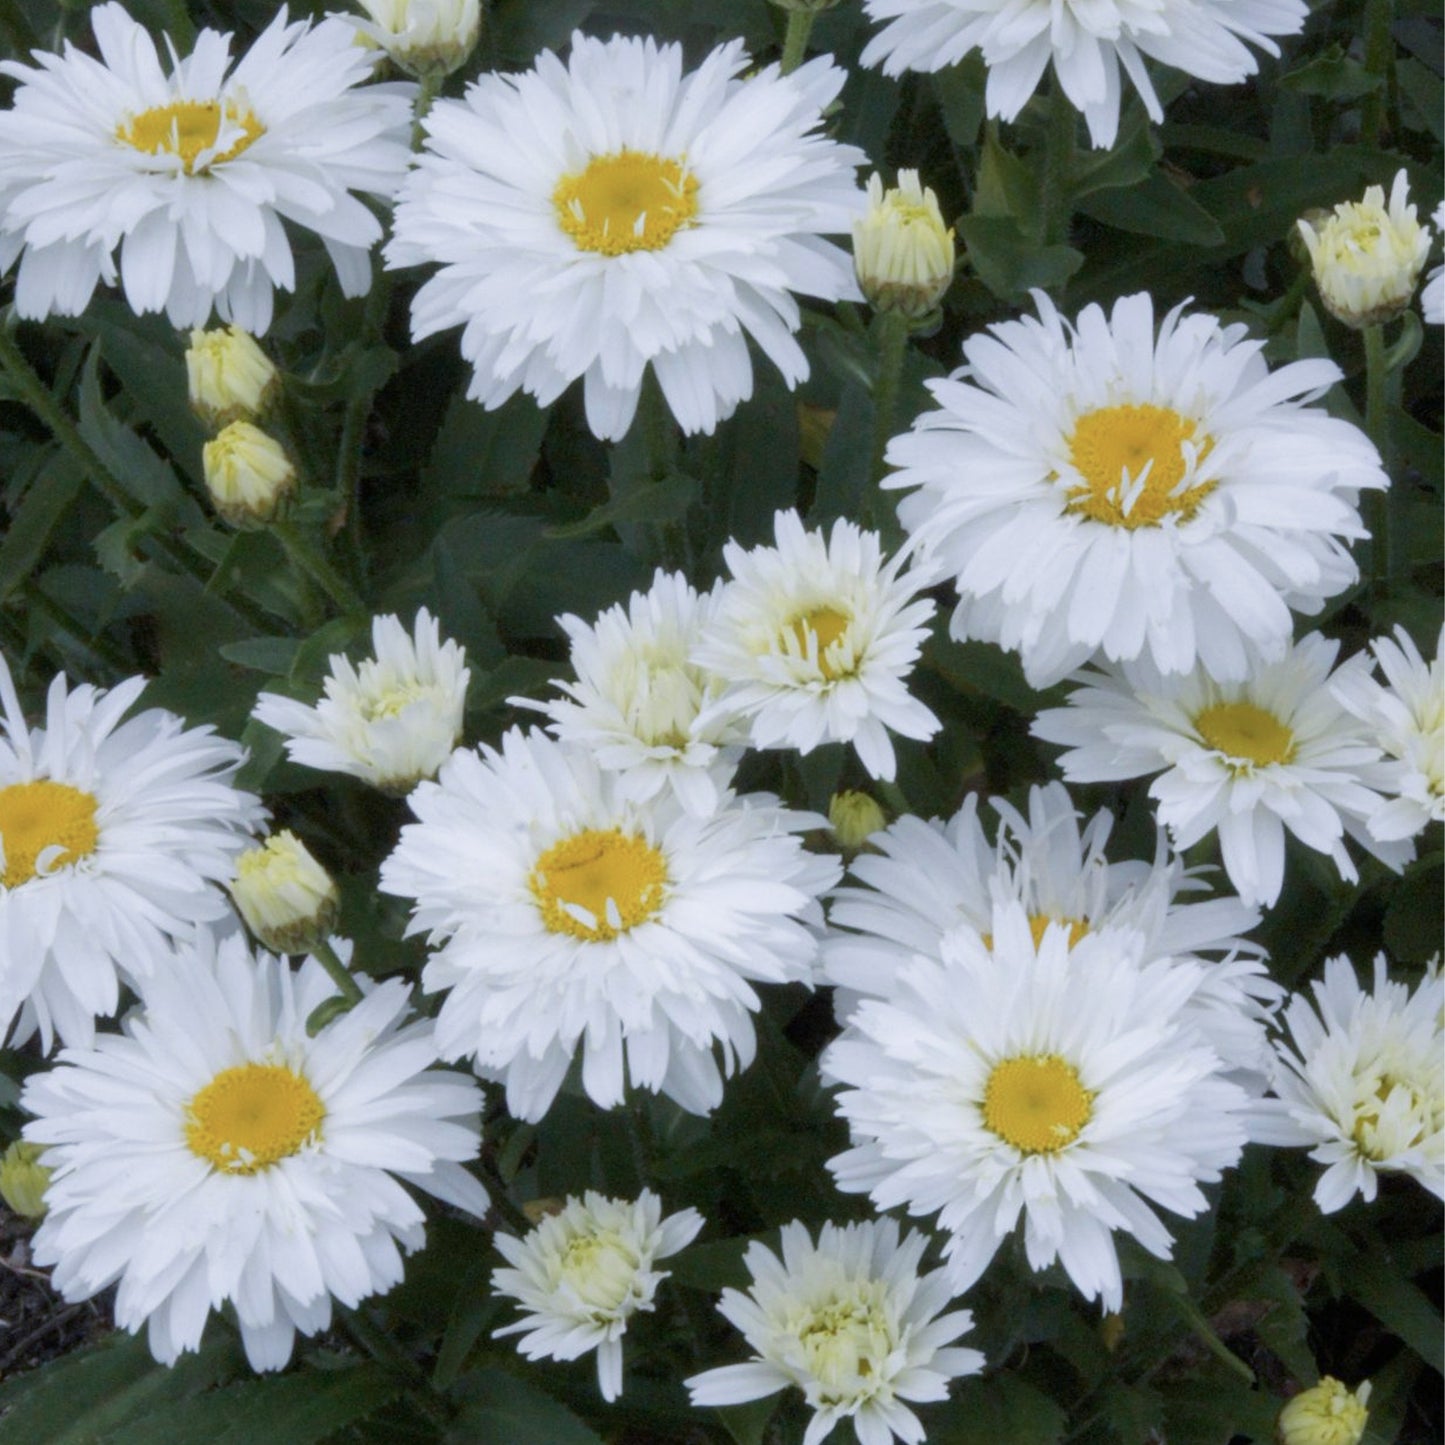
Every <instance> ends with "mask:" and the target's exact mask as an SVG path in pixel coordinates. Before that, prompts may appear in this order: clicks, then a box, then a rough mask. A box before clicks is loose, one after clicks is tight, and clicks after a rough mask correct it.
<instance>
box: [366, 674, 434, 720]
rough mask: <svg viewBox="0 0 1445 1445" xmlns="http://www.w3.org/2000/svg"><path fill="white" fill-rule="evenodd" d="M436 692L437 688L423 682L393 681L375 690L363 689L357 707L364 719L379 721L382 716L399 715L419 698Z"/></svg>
mask: <svg viewBox="0 0 1445 1445" xmlns="http://www.w3.org/2000/svg"><path fill="white" fill-rule="evenodd" d="M437 692H438V689H437V688H435V687H433V686H431V685H430V684H428V683H424V682H403V683H394V684H392V686H390V687H382V688H378V689H377V690H376V691H375V692H365V691H363V692H362V694H361V696H360V698H359V699H358V701H357V709H358V711H359V712H360V713H361V716H362V717H363V719H365V721H367V722H380V721H382V719H384V718H392V717H400V716H401V715H402V713H403V712H405V711H406V709H407V708H409V707H410V706H411V705H412V703H414V702H416V701H417V700H418V699H419V698H424V697H428V696H435V695H436V694H437Z"/></svg>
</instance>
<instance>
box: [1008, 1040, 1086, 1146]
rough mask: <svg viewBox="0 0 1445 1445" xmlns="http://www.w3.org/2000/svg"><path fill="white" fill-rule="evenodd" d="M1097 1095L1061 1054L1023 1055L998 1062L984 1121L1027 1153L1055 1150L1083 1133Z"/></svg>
mask: <svg viewBox="0 0 1445 1445" xmlns="http://www.w3.org/2000/svg"><path fill="white" fill-rule="evenodd" d="M1093 1103H1094V1096H1093V1095H1092V1094H1091V1093H1090V1092H1089V1091H1088V1090H1087V1089H1086V1088H1085V1087H1084V1086H1083V1084H1082V1083H1080V1082H1079V1075H1078V1071H1077V1070H1076V1069H1075V1068H1074V1066H1073V1065H1072V1064H1069V1063H1066V1062H1065V1061H1064V1060H1063V1059H1061V1058H1060V1057H1059V1056H1058V1055H1057V1054H1024V1055H1021V1056H1020V1057H1018V1058H1015V1059H1005V1060H1004V1061H1003V1062H1002V1063H1001V1064H995V1065H994V1068H993V1072H992V1073H991V1074H990V1075H989V1076H988V1084H987V1086H986V1087H985V1089H984V1095H983V1122H984V1123H985V1124H987V1125H988V1127H989V1128H990V1129H992V1130H993V1132H994V1133H995V1134H997V1135H998V1136H999V1138H1000V1139H1003V1140H1005V1141H1006V1142H1007V1143H1009V1144H1012V1145H1013V1146H1014V1148H1015V1149H1018V1150H1019V1151H1020V1152H1022V1153H1024V1154H1057V1153H1058V1151H1059V1150H1060V1149H1063V1148H1064V1147H1065V1146H1066V1145H1069V1144H1072V1143H1073V1142H1074V1140H1075V1139H1077V1138H1078V1136H1079V1130H1080V1129H1082V1128H1083V1127H1084V1125H1085V1124H1087V1123H1088V1122H1089V1119H1090V1117H1091V1116H1092V1114H1093V1112H1094V1109H1093Z"/></svg>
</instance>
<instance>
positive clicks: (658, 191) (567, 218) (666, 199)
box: [552, 150, 697, 256]
mask: <svg viewBox="0 0 1445 1445" xmlns="http://www.w3.org/2000/svg"><path fill="white" fill-rule="evenodd" d="M552 204H553V205H554V206H555V207H556V209H557V224H558V225H560V226H561V227H562V229H563V230H564V231H565V232H566V233H567V234H568V235H569V236H571V238H572V239H573V241H575V242H576V243H577V249H578V250H579V251H599V252H601V254H602V255H604V256H622V255H625V254H626V253H627V252H629V251H660V250H662V248H663V247H664V246H666V245H667V243H668V242H669V241H670V240H672V237H673V234H674V233H675V232H676V231H677V230H678V229H679V228H680V227H683V226H690V225H691V224H692V223H693V219H694V218H695V217H696V215H697V179H696V177H694V176H690V175H688V174H687V172H686V171H685V170H684V169H683V163H681V162H679V161H675V160H671V159H669V158H668V157H667V156H655V155H650V154H649V153H648V152H646V151H633V150H621V151H614V152H613V153H612V154H611V155H605V156H593V158H592V159H591V160H590V161H589V162H588V163H587V169H586V170H585V171H579V172H577V173H576V174H575V175H567V176H563V177H562V179H561V180H560V181H558V182H557V189H556V190H554V191H553V192H552Z"/></svg>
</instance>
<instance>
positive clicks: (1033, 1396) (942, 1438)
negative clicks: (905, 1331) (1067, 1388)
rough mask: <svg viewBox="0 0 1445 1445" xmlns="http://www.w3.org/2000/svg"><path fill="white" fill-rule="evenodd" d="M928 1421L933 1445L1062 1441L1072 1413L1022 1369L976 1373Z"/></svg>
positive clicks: (1019, 1444) (1036, 1444) (1025, 1444)
mask: <svg viewBox="0 0 1445 1445" xmlns="http://www.w3.org/2000/svg"><path fill="white" fill-rule="evenodd" d="M932 1413H933V1418H932V1419H931V1420H929V1421H928V1439H929V1441H930V1442H931V1445H1057V1442H1058V1441H1060V1440H1062V1439H1063V1437H1064V1426H1065V1424H1066V1422H1067V1417H1066V1415H1065V1414H1064V1411H1063V1409H1062V1408H1061V1407H1060V1406H1059V1405H1058V1404H1057V1403H1056V1402H1055V1401H1054V1400H1052V1399H1050V1398H1049V1396H1048V1395H1046V1394H1044V1393H1043V1391H1042V1390H1037V1389H1035V1388H1034V1387H1033V1386H1032V1385H1030V1384H1028V1383H1027V1382H1026V1381H1024V1380H1021V1379H1019V1377H1018V1376H1017V1375H1004V1374H1000V1375H995V1376H993V1377H992V1378H990V1379H979V1378H978V1377H977V1376H974V1377H973V1378H971V1379H967V1380H965V1381H964V1382H963V1385H962V1386H961V1387H959V1388H957V1389H956V1390H955V1392H954V1396H953V1400H952V1402H951V1404H950V1406H949V1408H948V1410H947V1413H946V1414H945V1412H944V1411H943V1410H941V1409H940V1410H936V1411H934V1412H932Z"/></svg>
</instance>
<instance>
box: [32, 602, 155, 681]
mask: <svg viewBox="0 0 1445 1445" xmlns="http://www.w3.org/2000/svg"><path fill="white" fill-rule="evenodd" d="M22 591H23V593H24V596H25V601H26V602H27V603H28V604H29V605H30V606H31V607H33V608H34V609H35V610H36V611H37V612H43V613H44V614H45V615H46V616H47V617H48V618H49V619H50V620H51V621H52V622H53V623H54V624H55V625H56V626H57V627H58V628H60V630H61V631H62V632H66V633H69V634H70V636H71V637H73V638H74V639H75V641H76V642H78V643H79V644H80V645H81V646H82V647H83V648H85V650H86V651H87V652H90V653H93V654H94V655H95V656H96V657H98V658H99V659H100V660H101V661H102V662H103V663H104V664H105V665H106V666H107V667H108V668H110V670H111V671H112V672H114V673H115V674H116V676H117V677H128V676H130V674H131V673H133V672H134V671H135V668H134V667H133V666H132V665H131V663H130V662H129V661H128V660H127V659H126V658H125V657H123V656H122V655H121V653H120V652H119V651H118V650H117V649H116V648H115V647H114V646H112V644H111V643H110V642H108V641H107V640H106V639H105V638H104V637H102V636H98V635H96V634H94V633H92V631H91V629H90V628H88V627H87V626H86V625H85V624H84V623H83V622H82V621H81V620H80V619H79V618H78V617H76V616H75V614H74V613H72V612H71V611H70V610H69V609H68V608H66V607H63V606H62V605H61V604H60V603H59V602H57V601H56V600H55V599H54V598H53V597H51V596H50V595H49V594H48V593H46V592H45V591H43V590H42V589H41V586H40V584H39V583H38V582H36V581H35V580H34V579H33V578H27V579H26V581H25V582H24V583H23V584H22Z"/></svg>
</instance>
